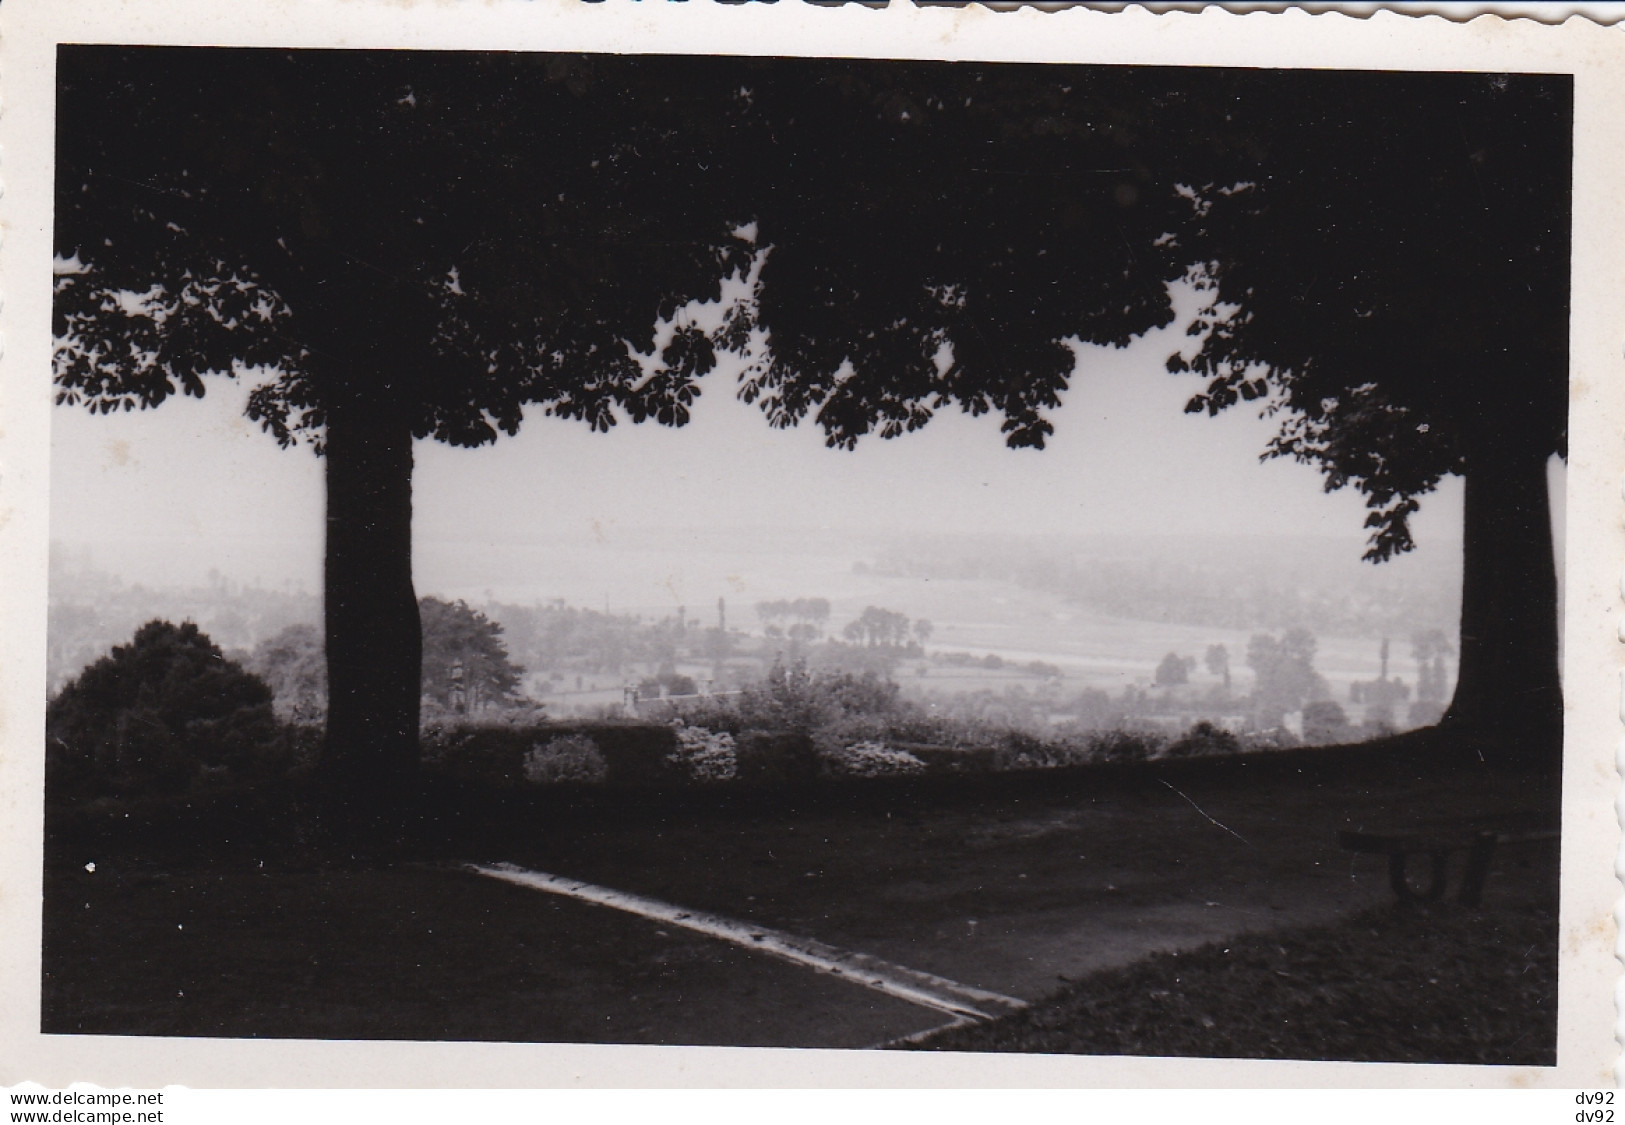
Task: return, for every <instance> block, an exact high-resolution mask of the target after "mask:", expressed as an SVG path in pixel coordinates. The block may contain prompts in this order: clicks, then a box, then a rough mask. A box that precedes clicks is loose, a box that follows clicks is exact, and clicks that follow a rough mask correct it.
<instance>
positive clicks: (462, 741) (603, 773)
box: [422, 722, 676, 786]
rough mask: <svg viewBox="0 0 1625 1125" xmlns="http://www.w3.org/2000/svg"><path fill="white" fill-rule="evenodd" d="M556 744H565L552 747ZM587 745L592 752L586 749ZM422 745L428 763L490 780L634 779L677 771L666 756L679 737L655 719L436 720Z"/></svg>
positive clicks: (657, 778)
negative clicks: (441, 722)
mask: <svg viewBox="0 0 1625 1125" xmlns="http://www.w3.org/2000/svg"><path fill="white" fill-rule="evenodd" d="M570 739H575V740H577V741H575V742H570V741H568V740H570ZM561 740H563V741H562V742H561ZM555 743H561V744H560V745H558V746H556V747H555V748H554V749H553V750H551V751H550V750H549V749H548V747H549V746H550V745H552V744H555ZM589 744H590V745H591V747H592V754H588V753H587V750H586V746H587V745H589ZM422 746H423V763H424V765H425V767H427V768H428V769H430V770H432V771H438V772H443V773H447V774H451V775H453V776H458V777H466V778H471V779H474V780H478V781H483V782H485V783H487V784H490V785H501V786H511V785H524V784H527V783H547V782H552V781H571V782H582V783H605V784H609V785H634V786H636V785H651V784H653V785H658V784H661V783H663V782H666V781H669V780H671V779H672V778H673V776H674V771H673V768H672V766H671V764H670V763H669V761H668V759H669V758H670V757H671V755H672V753H673V751H674V749H675V746H676V736H675V734H674V732H673V731H672V729H671V728H670V727H666V726H660V725H656V724H651V723H631V722H620V723H617V722H584V723H568V724H565V723H532V724H512V723H505V722H485V723H480V722H464V723H458V724H454V725H443V726H436V727H431V728H430V729H428V730H426V731H425V732H424V734H423V739H422ZM594 756H596V757H594ZM594 761H598V762H601V763H602V767H603V768H602V769H599V768H598V767H597V766H595V765H593V764H592V763H593V762H594ZM565 774H569V775H570V776H564V775H565Z"/></svg>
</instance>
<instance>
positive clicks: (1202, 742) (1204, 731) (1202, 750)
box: [1164, 719, 1241, 758]
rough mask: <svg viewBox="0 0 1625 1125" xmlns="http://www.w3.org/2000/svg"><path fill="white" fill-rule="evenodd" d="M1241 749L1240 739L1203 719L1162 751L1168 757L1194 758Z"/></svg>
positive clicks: (1232, 752) (1231, 752) (1229, 752)
mask: <svg viewBox="0 0 1625 1125" xmlns="http://www.w3.org/2000/svg"><path fill="white" fill-rule="evenodd" d="M1240 749H1241V740H1240V739H1238V738H1237V737H1236V736H1235V735H1233V734H1231V733H1230V732H1229V731H1227V730H1225V729H1224V728H1223V727H1217V726H1214V725H1213V724H1212V723H1210V722H1208V721H1207V720H1206V719H1203V720H1202V721H1201V722H1199V723H1197V724H1195V725H1194V726H1192V727H1191V729H1190V730H1188V731H1186V732H1185V734H1184V736H1183V737H1181V738H1180V739H1178V740H1177V741H1175V742H1174V743H1173V744H1172V745H1170V746H1169V747H1168V749H1167V750H1166V751H1164V753H1165V755H1166V756H1167V757H1170V758H1195V757H1204V756H1207V755H1210V754H1234V753H1236V752H1237V751H1239V750H1240Z"/></svg>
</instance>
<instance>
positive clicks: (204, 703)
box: [46, 621, 293, 798]
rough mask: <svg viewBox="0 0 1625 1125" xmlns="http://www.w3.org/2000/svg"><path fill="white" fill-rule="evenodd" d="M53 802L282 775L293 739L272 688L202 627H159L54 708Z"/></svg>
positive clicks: (116, 652) (49, 729) (152, 624)
mask: <svg viewBox="0 0 1625 1125" xmlns="http://www.w3.org/2000/svg"><path fill="white" fill-rule="evenodd" d="M46 734H47V743H46V745H47V750H46V765H47V777H48V781H49V785H50V789H51V792H52V795H53V797H57V798H64V797H65V798H78V797H86V796H98V795H112V794H133V793H141V792H172V793H173V792H181V791H184V790H187V789H189V788H192V787H195V786H197V785H199V784H203V783H206V782H210V781H220V780H224V781H242V780H247V779H251V778H259V777H264V776H268V775H271V774H275V773H279V772H282V771H284V770H286V769H287V768H288V766H289V765H290V764H291V761H292V752H293V740H292V739H291V737H290V736H289V733H288V732H287V731H285V730H284V728H283V727H282V725H281V724H280V723H279V722H278V721H277V718H276V715H275V713H274V712H273V711H272V707H271V689H270V688H269V687H267V686H266V684H265V682H264V681H263V680H261V679H260V678H259V677H257V676H255V675H253V674H252V673H250V672H246V671H244V670H243V668H242V666H241V665H239V664H237V663H235V662H233V661H230V660H227V659H226V658H225V656H224V655H223V654H222V653H221V651H220V649H219V647H218V646H216V645H215V644H214V642H213V641H211V640H210V639H209V638H208V637H207V636H206V635H204V633H203V632H202V631H201V630H199V629H198V627H197V626H196V625H195V624H193V623H191V622H186V623H184V624H181V625H174V624H171V623H170V622H168V621H149V622H148V623H147V624H145V625H143V626H141V628H140V629H138V630H136V633H135V637H134V639H133V640H132V641H131V642H130V643H129V644H127V645H119V646H117V647H115V648H114V649H113V651H112V652H111V653H110V654H109V655H107V656H104V657H103V658H101V659H100V660H98V661H96V662H95V663H94V664H92V665H90V666H89V667H88V668H86V669H85V670H84V671H83V672H81V673H80V674H79V676H78V677H77V678H76V679H74V680H73V681H72V682H70V683H69V684H68V685H67V686H66V687H64V688H63V689H62V691H61V692H59V693H58V694H57V696H56V698H55V699H53V700H51V702H50V704H49V705H48V707H47V709H46Z"/></svg>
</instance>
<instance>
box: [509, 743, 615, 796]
mask: <svg viewBox="0 0 1625 1125" xmlns="http://www.w3.org/2000/svg"><path fill="white" fill-rule="evenodd" d="M524 772H525V780H526V781H528V782H530V783H531V784H533V785H554V784H558V783H559V782H575V783H577V784H585V785H601V784H603V782H604V781H605V780H606V779H607V778H608V777H609V763H608V762H606V761H605V760H604V756H603V755H602V754H601V753H599V752H598V746H597V744H596V743H595V742H593V740H592V739H590V738H588V737H587V736H586V735H581V734H567V735H564V736H563V737H561V738H553V739H549V740H548V741H547V742H546V743H545V744H543V745H541V746H535V747H532V748H531V749H530V750H529V751H527V752H526V754H525V765H524Z"/></svg>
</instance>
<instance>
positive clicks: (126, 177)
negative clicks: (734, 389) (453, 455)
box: [56, 47, 751, 445]
mask: <svg viewBox="0 0 1625 1125" xmlns="http://www.w3.org/2000/svg"><path fill="white" fill-rule="evenodd" d="M64 56H65V58H64V63H65V65H64V66H63V68H62V72H63V76H62V79H61V83H60V110H59V118H58V119H59V137H58V169H57V228H56V244H57V251H58V254H59V257H60V258H61V259H62V260H63V261H64V262H66V263H68V264H67V265H66V267H65V268H64V269H63V270H62V272H61V276H60V280H59V285H58V294H57V302H56V330H57V335H58V338H59V339H61V340H63V341H65V342H66V343H65V346H63V347H61V348H60V349H59V352H58V369H57V384H58V387H59V400H60V401H62V402H67V403H81V402H82V403H84V404H86V405H89V406H91V407H92V408H94V409H98V410H111V409H121V408H122V409H129V408H132V407H135V406H153V405H157V404H158V403H161V402H162V401H163V400H164V399H165V398H167V397H168V396H169V395H171V394H175V393H185V394H192V395H201V394H202V393H203V390H204V384H203V381H202V380H203V379H204V378H205V377H206V376H208V375H210V374H234V373H238V372H241V371H243V370H244V369H246V368H252V367H256V366H265V367H273V368H275V369H277V371H278V373H279V374H278V377H277V378H276V379H275V380H274V381H273V382H272V383H270V384H269V385H268V386H266V387H264V388H262V389H261V390H260V391H259V392H257V393H256V394H255V396H254V399H253V402H252V404H251V407H250V410H251V413H252V414H253V416H254V417H255V418H256V419H257V420H258V421H260V422H261V424H262V425H264V426H265V427H266V428H267V429H268V430H269V431H270V432H272V433H273V434H275V435H276V437H277V438H278V440H280V441H283V442H284V443H286V442H290V441H292V440H294V439H295V438H296V437H298V436H300V435H308V436H313V437H318V436H319V433H320V431H319V427H320V426H321V425H322V424H323V423H324V422H325V421H326V420H327V415H328V413H329V411H330V410H331V409H332V406H333V403H334V401H335V400H336V399H341V398H345V397H352V396H363V397H365V398H366V399H367V400H368V406H369V408H372V409H382V408H383V406H384V405H385V404H387V403H389V402H400V403H403V404H405V407H404V408H405V409H406V410H407V413H408V417H409V422H410V426H411V430H412V433H413V434H414V435H415V436H417V437H430V436H432V437H435V438H437V439H439V440H442V441H447V442H450V443H452V444H457V445H477V444H481V443H484V442H488V441H491V440H492V439H493V438H495V436H496V434H497V433H498V431H504V432H510V433H511V432H513V431H514V430H515V429H516V428H517V427H518V425H519V423H520V420H521V411H522V409H523V408H524V407H525V406H526V405H527V404H539V405H541V406H543V407H544V408H545V409H546V410H547V411H548V412H550V413H553V414H557V415H560V416H563V417H569V418H580V419H584V420H586V421H588V422H589V423H590V424H592V425H594V426H597V427H605V426H608V425H610V424H612V423H613V420H614V417H615V415H614V412H613V408H614V407H616V406H620V407H623V408H625V409H626V410H627V411H629V412H630V413H631V414H632V415H633V416H637V417H641V416H643V415H646V414H653V415H654V416H655V417H657V418H659V419H660V420H662V421H668V422H672V421H681V420H682V417H683V411H684V410H685V409H686V406H687V403H688V401H690V399H691V397H692V394H693V393H694V385H693V383H692V379H693V377H695V376H697V375H698V374H701V373H703V372H704V371H705V370H706V369H708V367H709V366H710V364H711V362H712V351H711V347H710V344H709V342H708V341H707V340H706V339H704V338H703V334H698V333H695V332H693V331H692V330H690V331H678V332H676V333H675V334H674V335H673V337H672V338H671V339H670V341H669V342H667V344H666V347H665V351H664V353H663V354H662V355H661V357H660V358H661V360H662V364H661V365H660V367H661V369H660V371H659V372H658V374H656V375H654V376H649V375H647V374H646V373H645V371H644V370H643V368H642V367H640V365H639V364H638V363H637V362H636V361H635V360H634V358H633V357H632V356H631V355H630V354H629V349H628V344H629V343H630V344H631V345H633V346H635V347H637V348H639V349H643V350H648V349H650V348H652V347H653V346H654V345H655V344H656V336H655V333H656V327H657V322H658V321H659V320H661V319H663V318H666V317H669V316H671V315H672V314H673V313H674V312H675V311H676V310H677V309H678V308H679V307H680V306H681V305H683V304H685V303H686V302H688V301H689V300H691V299H704V298H707V297H710V298H715V297H717V296H718V295H719V293H720V289H719V285H720V282H721V281H722V279H723V278H724V277H725V276H727V275H728V274H730V273H733V272H737V271H741V270H743V269H746V268H748V263H749V258H750V252H751V246H750V244H749V243H748V241H746V240H745V239H743V238H741V237H738V236H736V235H734V234H733V233H732V232H733V229H734V226H735V225H736V224H737V223H738V222H739V221H742V218H741V216H738V215H729V214H728V213H727V206H726V201H725V200H723V201H719V200H718V199H717V197H716V195H715V193H714V191H712V190H711V188H712V186H713V185H712V184H711V183H710V182H709V181H707V180H705V179H703V178H702V177H703V173H702V172H701V169H702V168H703V167H704V166H705V164H706V162H707V161H708V159H709V157H710V154H711V152H712V150H713V149H714V148H715V147H716V146H717V145H718V144H719V143H721V141H722V140H723V139H724V138H723V137H720V136H719V135H717V131H718V130H724V129H725V125H724V124H723V123H722V121H721V120H720V119H718V120H717V124H716V126H715V129H710V128H707V122H708V121H710V120H712V119H713V117H714V115H713V114H712V113H711V112H710V110H711V108H712V107H714V106H717V105H719V104H720V105H724V106H725V105H726V104H727V100H728V97H729V89H730V85H729V83H728V82H722V81H720V80H722V79H723V78H725V77H726V75H724V74H723V73H722V72H721V69H720V68H717V67H711V68H709V69H708V68H705V67H691V68H689V70H687V71H686V72H685V75H684V77H685V80H684V81H683V82H681V83H677V82H671V81H669V78H670V67H669V66H659V65H657V64H653V63H644V62H643V61H641V60H638V59H608V60H592V59H586V58H567V57H559V56H525V55H486V54H430V53H419V52H388V51H383V52H366V51H353V52H323V51H259V50H196V49H187V48H174V49H159V48H139V49H128V48H113V47H107V48H103V47H70V48H64ZM719 82H720V85H719ZM108 119H116V120H117V122H118V127H117V128H92V127H88V126H89V123H91V122H95V121H99V120H108Z"/></svg>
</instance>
